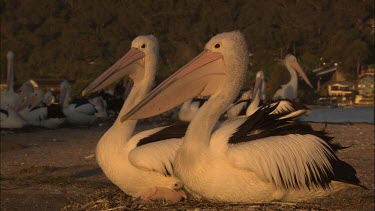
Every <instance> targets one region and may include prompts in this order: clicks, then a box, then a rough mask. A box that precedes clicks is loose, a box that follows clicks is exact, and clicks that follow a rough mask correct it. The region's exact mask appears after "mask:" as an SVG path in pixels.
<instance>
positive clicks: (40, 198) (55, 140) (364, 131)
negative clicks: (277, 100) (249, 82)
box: [0, 122, 375, 210]
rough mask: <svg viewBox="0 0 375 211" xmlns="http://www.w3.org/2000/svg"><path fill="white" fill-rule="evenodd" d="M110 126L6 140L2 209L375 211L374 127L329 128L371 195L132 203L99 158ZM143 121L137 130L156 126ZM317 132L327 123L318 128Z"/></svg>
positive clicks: (20, 134) (34, 131) (33, 132)
mask: <svg viewBox="0 0 375 211" xmlns="http://www.w3.org/2000/svg"><path fill="white" fill-rule="evenodd" d="M109 126H110V123H109V122H107V123H103V124H101V126H92V127H86V128H72V127H64V128H60V129H56V130H46V129H40V128H27V129H22V130H20V131H15V133H12V134H6V135H1V136H0V137H1V210H60V209H63V210H132V209H151V210H189V209H190V210H223V209H224V210H284V209H288V210H300V209H302V210H374V188H375V187H374V125H372V124H360V123H357V124H350V125H348V124H345V125H343V124H341V125H340V124H329V125H327V132H329V133H331V135H333V136H335V139H334V140H335V142H338V143H340V144H342V145H343V146H351V147H349V148H347V149H344V150H342V151H340V153H339V154H338V156H339V157H340V158H341V159H343V160H345V161H346V162H348V163H350V164H351V165H353V166H354V167H355V168H356V169H357V172H358V177H359V179H360V180H361V181H362V183H363V185H365V186H366V187H367V188H368V190H364V189H360V188H357V189H353V190H348V191H346V192H344V193H342V194H339V195H334V196H331V197H329V198H325V199H322V200H319V201H313V202H309V203H267V204H264V203H260V204H228V203H226V204H224V203H215V202H209V201H204V200H202V201H197V200H192V199H188V200H186V201H183V202H181V203H178V204H168V203H163V202H157V203H152V204H139V203H133V202H132V201H131V200H132V199H131V197H129V196H127V195H126V194H124V193H123V192H121V191H120V190H119V189H118V188H117V187H116V186H114V185H113V184H111V182H110V181H109V180H107V179H106V177H105V176H104V174H103V173H102V171H101V170H100V168H99V167H98V165H97V164H96V161H95V158H91V159H90V155H92V154H94V151H95V146H96V143H97V141H98V140H99V139H100V137H101V136H102V135H103V133H104V132H105V131H106V130H107V129H108V127H109ZM154 126H155V124H151V123H147V122H143V123H141V124H140V127H138V130H142V129H145V128H151V127H154ZM313 127H314V128H316V129H322V128H324V124H321V123H313Z"/></svg>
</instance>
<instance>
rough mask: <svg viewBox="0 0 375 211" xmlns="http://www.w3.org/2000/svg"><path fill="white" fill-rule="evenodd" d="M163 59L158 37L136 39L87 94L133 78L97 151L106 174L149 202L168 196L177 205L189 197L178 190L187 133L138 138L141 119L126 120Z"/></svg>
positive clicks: (158, 132) (154, 133)
mask: <svg viewBox="0 0 375 211" xmlns="http://www.w3.org/2000/svg"><path fill="white" fill-rule="evenodd" d="M158 56H159V43H158V41H157V39H156V38H155V37H154V36H153V35H148V36H139V37H137V38H135V39H134V40H133V42H132V45H131V49H130V50H129V51H128V52H127V53H126V54H125V55H124V56H123V57H122V58H121V59H120V60H119V61H117V62H116V63H115V64H114V65H112V66H111V67H110V68H109V69H108V70H106V71H105V72H104V73H103V74H102V75H100V76H99V77H98V78H97V79H95V80H94V81H93V82H92V83H91V84H90V85H89V86H88V87H87V88H86V89H85V90H84V91H83V94H85V93H90V92H95V91H99V90H101V89H103V88H105V87H106V86H108V85H109V84H111V83H114V82H115V81H117V80H118V79H120V78H123V77H125V76H129V77H130V79H131V80H133V83H134V84H133V87H132V89H131V91H130V93H129V95H128V97H127V99H126V100H125V102H124V105H123V106H122V109H121V111H120V114H119V116H118V118H117V119H116V120H115V122H114V124H113V125H112V127H111V128H110V129H109V130H108V131H107V132H106V133H105V134H104V135H103V137H102V138H101V139H100V141H99V143H98V145H97V147H96V157H97V161H98V164H99V166H100V167H101V168H102V170H103V172H104V173H105V175H106V176H107V177H108V178H109V179H110V180H111V181H112V182H113V183H114V184H115V185H117V186H118V187H119V188H121V189H122V190H123V191H124V192H125V193H127V194H129V195H132V196H134V197H139V198H141V199H142V200H146V201H147V200H151V199H158V198H162V199H166V200H170V201H175V202H177V201H180V200H181V199H182V198H183V197H186V195H185V193H184V192H181V191H177V190H176V189H179V188H180V187H181V183H180V181H179V180H178V179H177V178H176V177H175V176H174V171H173V170H174V169H173V166H172V161H173V159H174V155H175V152H176V151H177V149H178V148H179V146H180V145H181V142H182V140H181V137H182V136H183V135H184V133H185V130H184V131H183V132H182V133H180V134H176V133H175V129H174V128H175V127H173V126H171V127H160V128H155V129H151V130H147V131H144V132H141V133H138V134H136V135H134V134H133V132H134V128H135V126H136V124H137V120H127V121H124V122H122V123H121V122H120V117H121V116H122V115H124V114H126V113H127V112H128V111H129V110H130V109H131V108H132V107H133V106H134V105H136V104H137V103H138V102H140V101H141V100H142V99H143V98H144V97H145V96H146V95H147V94H148V93H149V91H150V90H151V88H152V86H153V83H154V79H155V74H156V69H157V64H158ZM185 129H186V128H185ZM163 133H164V134H166V135H167V136H163V135H162V134H163ZM161 138H162V139H161Z"/></svg>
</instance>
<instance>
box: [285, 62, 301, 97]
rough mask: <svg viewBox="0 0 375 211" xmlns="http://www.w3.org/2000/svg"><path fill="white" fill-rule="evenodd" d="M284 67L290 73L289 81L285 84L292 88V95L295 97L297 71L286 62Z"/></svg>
mask: <svg viewBox="0 0 375 211" xmlns="http://www.w3.org/2000/svg"><path fill="white" fill-rule="evenodd" d="M286 68H287V70H288V71H289V74H290V81H289V82H288V83H287V84H286V86H289V87H291V88H292V91H293V95H295V96H296V97H297V89H298V75H297V72H296V71H295V70H294V69H293V68H292V66H290V65H289V64H288V63H287V64H286Z"/></svg>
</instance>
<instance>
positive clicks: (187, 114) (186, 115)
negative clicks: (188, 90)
mask: <svg viewBox="0 0 375 211" xmlns="http://www.w3.org/2000/svg"><path fill="white" fill-rule="evenodd" d="M204 102H206V100H205V99H199V98H194V99H190V100H188V101H186V102H184V103H183V104H182V106H181V108H180V110H179V111H178V119H179V120H180V121H183V122H190V121H191V120H192V119H193V118H194V116H195V114H196V113H197V112H198V110H199V108H200V107H202V105H203V104H204Z"/></svg>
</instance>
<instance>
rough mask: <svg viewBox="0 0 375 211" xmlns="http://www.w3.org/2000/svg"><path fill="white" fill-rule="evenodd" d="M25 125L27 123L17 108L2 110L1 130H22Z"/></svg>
mask: <svg viewBox="0 0 375 211" xmlns="http://www.w3.org/2000/svg"><path fill="white" fill-rule="evenodd" d="M24 125H25V121H24V120H23V119H22V118H21V116H20V115H19V114H18V113H17V111H16V109H15V108H13V107H8V108H7V109H2V108H0V128H6V129H15V128H22V127H23V126H24Z"/></svg>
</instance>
